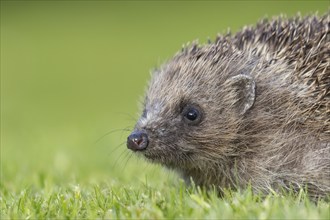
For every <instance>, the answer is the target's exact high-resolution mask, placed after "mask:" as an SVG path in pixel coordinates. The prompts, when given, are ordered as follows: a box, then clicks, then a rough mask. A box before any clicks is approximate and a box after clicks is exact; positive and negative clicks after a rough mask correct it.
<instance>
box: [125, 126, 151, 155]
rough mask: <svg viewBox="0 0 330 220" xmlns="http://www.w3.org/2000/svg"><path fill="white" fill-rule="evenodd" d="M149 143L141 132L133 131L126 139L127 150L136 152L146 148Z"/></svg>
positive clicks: (145, 135) (146, 136)
mask: <svg viewBox="0 0 330 220" xmlns="http://www.w3.org/2000/svg"><path fill="white" fill-rule="evenodd" d="M148 143H149V140H148V135H147V134H146V133H145V132H142V131H134V132H133V133H132V134H131V135H130V136H128V137H127V148H129V149H131V150H133V151H138V150H144V149H146V148H147V146H148Z"/></svg>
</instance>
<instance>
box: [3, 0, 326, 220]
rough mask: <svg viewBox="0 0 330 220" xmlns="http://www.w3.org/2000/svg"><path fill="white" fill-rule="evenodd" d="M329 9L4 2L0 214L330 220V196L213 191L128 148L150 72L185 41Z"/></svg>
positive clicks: (279, 4)
mask: <svg viewBox="0 0 330 220" xmlns="http://www.w3.org/2000/svg"><path fill="white" fill-rule="evenodd" d="M328 7H329V4H328V2H327V1H301V2H300V1H288V2H286V1H267V2H262V1H200V2H199V1H192V2H186V1H180V2H174V1H170V2H165V1H157V2H149V1H141V2H133V1H131V2H130V1H125V2H119V1H115V2H107V1H99V2H93V1H83V2H66V1H45V2H44V1H35V2H33V1H22V2H19V1H1V33H0V34H1V47H0V49H1V65H0V68H1V152H0V153H1V154H0V156H1V159H0V164H1V173H0V174H1V176H0V177H1V178H0V215H1V219H8V218H11V219H42V218H53V219H59V218H60V219H64V218H65V219H71V218H79V219H80V218H86V219H87V218H88V219H95V218H148V219H157V218H158V219H160V218H169V219H171V218H203V219H210V218H213V219H219V218H227V219H228V218H251V219H256V218H260V219H269V218H275V219H282V218H287V219H307V218H309V219H322V218H323V219H330V217H329V215H330V214H329V209H330V207H329V203H328V202H322V201H321V202H318V203H313V202H310V201H309V200H308V199H307V198H306V196H305V194H304V193H301V194H300V195H298V196H291V195H287V196H280V195H269V196H267V195H266V197H265V198H263V199H260V198H259V197H258V196H257V195H252V194H251V192H250V191H249V190H247V191H243V192H232V193H227V194H226V196H225V197H224V198H219V197H218V196H216V194H215V193H214V192H209V195H206V194H207V193H206V192H204V191H201V190H199V189H197V188H196V187H186V186H185V185H184V184H183V182H182V180H181V179H180V178H179V177H178V176H177V175H176V174H175V173H173V172H170V171H168V170H166V169H164V168H161V167H159V166H156V165H152V164H149V163H146V162H145V161H144V160H142V159H139V158H136V157H135V156H134V155H132V153H131V152H129V151H128V150H127V149H126V146H125V140H126V136H127V135H128V134H129V130H130V129H131V128H133V126H134V123H135V119H136V118H137V117H138V115H137V113H139V110H138V107H137V106H138V105H137V100H139V97H141V96H142V95H143V92H144V89H145V86H146V84H147V83H146V82H147V80H148V79H149V77H150V74H149V70H150V69H152V68H153V67H155V66H157V65H159V64H160V63H162V62H163V61H164V60H166V59H168V58H169V57H171V56H172V55H173V54H174V53H175V52H176V51H177V50H179V49H180V48H181V45H182V44H184V43H186V42H189V41H190V42H191V41H193V40H195V39H199V40H200V42H206V40H207V38H208V37H210V38H211V39H214V38H215V36H216V34H217V33H221V32H224V31H226V30H227V28H228V27H230V28H231V29H232V31H236V30H238V29H239V28H241V27H243V26H244V25H248V24H250V25H251V24H254V23H255V22H256V21H257V20H259V19H260V18H263V17H265V16H268V17H272V16H276V15H279V14H287V15H288V16H292V15H295V14H297V13H298V12H301V13H302V14H303V15H305V14H308V13H311V12H316V11H318V12H319V14H323V13H325V12H326V11H327V10H328ZM117 129H119V130H117ZM109 131H110V133H109V134H108V135H106V136H104V138H102V139H101V140H100V141H98V142H96V141H97V140H98V139H99V138H100V137H101V136H102V135H103V134H105V133H107V132H109Z"/></svg>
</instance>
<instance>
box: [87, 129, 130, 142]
mask: <svg viewBox="0 0 330 220" xmlns="http://www.w3.org/2000/svg"><path fill="white" fill-rule="evenodd" d="M119 131H122V132H124V131H129V130H128V127H126V128H124V129H114V130H110V131H108V132H106V133H105V134H103V135H102V136H101V137H99V138H98V139H97V140H96V141H95V142H94V144H97V143H99V142H100V141H101V140H102V139H103V138H105V137H106V136H108V135H110V134H113V133H115V132H119Z"/></svg>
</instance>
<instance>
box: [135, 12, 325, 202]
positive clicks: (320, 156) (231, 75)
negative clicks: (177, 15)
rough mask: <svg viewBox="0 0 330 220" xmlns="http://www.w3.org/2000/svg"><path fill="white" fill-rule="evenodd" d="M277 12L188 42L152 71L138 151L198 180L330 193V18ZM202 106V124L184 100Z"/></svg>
mask: <svg viewBox="0 0 330 220" xmlns="http://www.w3.org/2000/svg"><path fill="white" fill-rule="evenodd" d="M329 20H330V19H329V13H327V14H325V15H324V16H322V17H317V16H308V17H305V18H301V17H300V16H297V17H294V18H289V19H288V18H285V17H279V18H276V19H273V20H271V21H267V20H263V21H261V22H259V23H258V24H257V25H256V26H255V27H245V28H243V30H242V31H240V32H238V33H237V34H235V35H233V36H232V35H226V36H218V38H217V40H216V41H215V42H214V43H210V44H207V45H203V46H200V45H198V44H196V43H194V44H192V45H190V46H188V47H185V48H183V50H182V51H181V52H179V53H178V54H176V55H175V56H174V58H172V59H171V60H169V61H168V62H167V63H166V64H164V65H163V66H161V67H160V68H159V69H158V70H157V71H155V72H154V74H153V77H152V80H151V81H150V84H149V88H148V91H147V94H146V98H145V104H144V114H143V116H141V118H140V120H139V121H138V122H137V124H136V127H135V130H144V131H145V132H146V133H147V134H148V137H149V146H148V147H147V149H146V150H144V151H140V152H138V153H140V154H143V155H144V156H145V157H146V158H148V159H149V160H150V161H153V162H157V163H161V164H163V165H165V166H167V167H168V168H170V169H174V170H177V171H178V172H179V173H181V174H182V175H183V177H184V178H186V179H189V178H190V177H192V179H193V180H194V181H195V182H196V183H197V184H199V185H203V186H212V185H215V186H217V187H219V188H220V189H223V188H227V187H229V188H245V187H246V186H247V185H248V184H249V183H251V185H252V188H253V190H255V191H256V192H269V189H270V188H272V189H275V190H277V189H279V188H290V187H291V188H293V189H294V190H298V189H299V188H300V187H304V186H307V187H308V191H309V194H310V195H311V197H313V198H317V197H325V196H326V195H328V194H329V193H330V104H329V103H330V33H329V30H330V21H329ZM187 105H191V106H195V107H196V108H199V109H200V110H201V113H202V119H201V122H200V124H198V125H188V124H187V123H185V121H184V120H183V117H184V116H183V115H182V109H183V108H184V107H185V106H187Z"/></svg>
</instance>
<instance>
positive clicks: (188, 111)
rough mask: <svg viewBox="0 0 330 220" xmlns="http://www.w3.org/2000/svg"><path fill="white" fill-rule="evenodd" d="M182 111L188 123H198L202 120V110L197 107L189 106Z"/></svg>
mask: <svg viewBox="0 0 330 220" xmlns="http://www.w3.org/2000/svg"><path fill="white" fill-rule="evenodd" d="M182 113H183V117H184V120H185V122H186V123H188V124H191V125H197V124H198V123H199V122H200V121H201V112H200V110H199V108H197V107H193V106H187V107H185V108H184V110H183V112H182Z"/></svg>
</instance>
